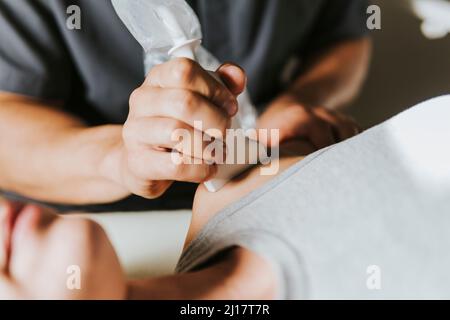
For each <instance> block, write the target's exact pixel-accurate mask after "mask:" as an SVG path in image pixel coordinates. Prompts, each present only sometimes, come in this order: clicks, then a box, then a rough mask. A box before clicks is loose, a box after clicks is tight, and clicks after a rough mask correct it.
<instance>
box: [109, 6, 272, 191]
mask: <svg viewBox="0 0 450 320" xmlns="http://www.w3.org/2000/svg"><path fill="white" fill-rule="evenodd" d="M111 1H112V4H113V6H114V9H115V10H116V12H117V15H118V16H119V17H120V19H121V20H122V21H123V23H124V24H125V26H126V27H127V28H128V30H129V31H130V32H131V34H132V35H133V36H134V37H135V38H136V40H137V41H138V42H139V43H140V44H141V46H142V47H143V48H144V51H145V69H146V73H148V71H149V70H150V69H151V68H152V67H154V66H155V65H158V64H161V63H164V62H167V61H169V60H170V59H172V58H181V57H183V58H189V59H192V60H196V61H197V62H198V63H199V64H200V65H201V66H202V67H203V68H204V69H206V70H217V69H218V68H219V66H220V63H219V61H218V60H217V59H216V58H215V57H214V56H213V55H212V54H210V53H209V52H208V51H207V50H206V49H205V48H203V47H202V46H201V42H202V38H203V36H202V32H201V27H200V22H199V20H198V18H197V16H196V14H195V12H194V11H193V10H192V8H191V7H190V6H189V5H188V4H187V3H186V1H184V0H111ZM211 75H213V76H214V77H215V78H216V79H217V80H219V81H221V80H220V79H218V77H217V75H216V74H215V73H214V72H212V71H211ZM238 104H239V111H238V114H237V115H236V116H235V117H233V119H232V126H231V127H232V129H242V130H236V131H235V132H234V134H235V138H232V139H234V140H233V141H237V142H238V143H236V144H234V145H233V146H234V148H233V150H230V149H229V148H228V147H227V150H226V154H227V161H225V163H224V164H218V170H217V173H216V175H215V176H214V178H213V179H211V180H209V181H207V182H205V183H204V185H205V187H206V188H207V190H208V191H210V192H217V191H219V190H220V189H221V188H222V187H223V186H225V184H227V182H228V181H230V180H231V179H232V178H233V177H235V176H237V175H238V174H240V173H242V172H243V171H245V170H246V169H247V168H249V167H251V166H252V165H254V164H257V163H258V162H264V163H265V162H267V161H268V157H267V152H266V148H265V147H264V146H263V145H262V144H261V143H259V142H257V141H256V140H253V139H250V138H248V137H247V136H246V135H245V131H246V130H245V129H252V128H255V127H256V111H255V108H254V106H253V105H252V103H251V101H250V97H249V95H248V92H247V90H245V91H244V93H243V94H241V95H240V96H239V97H238ZM226 140H228V137H227V139H226ZM239 141H240V142H239ZM242 154H244V155H243V156H242ZM229 155H233V157H232V159H231V161H229V160H230V158H229ZM241 158H244V161H243V164H241V163H242V162H241V161H239V162H237V161H236V160H239V159H241ZM236 163H237V164H236Z"/></svg>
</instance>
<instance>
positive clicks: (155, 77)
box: [144, 58, 238, 116]
mask: <svg viewBox="0 0 450 320" xmlns="http://www.w3.org/2000/svg"><path fill="white" fill-rule="evenodd" d="M144 84H145V85H149V86H154V87H159V88H166V89H184V90H189V91H193V92H196V93H198V94H199V95H202V96H204V97H206V98H207V99H209V100H211V101H212V102H213V103H214V104H215V105H217V106H218V107H220V108H222V109H223V110H225V111H226V112H227V113H228V114H229V116H234V115H235V114H236V112H237V109H238V105H237V100H236V97H235V95H233V93H232V92H231V91H230V90H229V89H228V88H227V87H226V86H225V85H224V84H222V83H220V81H218V80H217V79H215V78H214V77H213V76H212V75H211V74H210V73H209V72H208V71H206V70H205V69H203V68H202V67H201V66H200V65H199V64H198V63H197V62H195V61H193V60H190V59H186V58H178V59H173V60H171V61H169V62H166V63H163V64H160V65H158V66H156V67H154V68H153V69H152V70H151V71H150V73H149V75H148V76H147V78H146V80H145V82H144Z"/></svg>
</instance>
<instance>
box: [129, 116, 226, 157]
mask: <svg viewBox="0 0 450 320" xmlns="http://www.w3.org/2000/svg"><path fill="white" fill-rule="evenodd" d="M124 135H125V139H126V140H127V141H137V142H139V143H141V144H144V145H149V146H153V147H158V148H160V149H169V150H176V151H178V152H180V153H182V154H183V155H186V156H189V157H192V158H197V159H204V160H206V161H210V162H217V161H218V160H220V159H222V158H224V157H225V155H224V152H225V146H224V145H223V143H222V142H220V141H218V140H217V141H213V138H212V137H209V136H208V135H206V134H204V133H203V132H201V131H199V130H196V129H194V128H193V127H191V126H190V125H188V124H186V123H185V122H182V121H179V120H174V119H171V118H161V117H147V118H139V119H136V120H135V121H132V122H130V123H129V124H126V126H125V128H124ZM213 143H214V144H217V145H214V147H215V148H214V149H213V150H211V144H213ZM220 145H221V147H220ZM219 147H220V148H219ZM209 150H211V151H212V152H210V151H209ZM219 152H221V153H220V154H219Z"/></svg>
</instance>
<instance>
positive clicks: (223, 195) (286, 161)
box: [185, 140, 314, 246]
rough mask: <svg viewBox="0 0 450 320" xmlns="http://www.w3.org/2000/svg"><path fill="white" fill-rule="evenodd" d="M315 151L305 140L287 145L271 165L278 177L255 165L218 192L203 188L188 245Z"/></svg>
mask: <svg viewBox="0 0 450 320" xmlns="http://www.w3.org/2000/svg"><path fill="white" fill-rule="evenodd" d="M312 152H314V147H313V146H312V145H311V144H310V143H308V142H306V141H299V140H297V141H292V142H289V143H285V144H283V145H282V147H281V148H280V158H279V159H278V160H273V161H275V162H274V163H272V166H276V165H278V166H279V170H278V173H277V174H276V175H270V176H264V175H261V170H260V169H261V167H262V166H255V167H253V168H251V169H249V170H247V171H246V172H244V173H243V174H241V175H240V176H238V177H236V178H234V179H233V180H232V181H230V182H229V183H228V184H227V185H226V186H225V187H223V188H222V189H221V190H220V191H218V192H216V193H211V192H209V191H208V190H206V188H205V186H204V185H200V186H199V188H198V189H197V193H196V195H195V200H194V206H193V216H192V221H191V226H190V229H189V233H188V236H187V238H186V244H185V245H186V246H187V245H188V244H189V243H190V242H191V241H192V240H193V239H194V238H195V236H196V235H197V234H198V232H199V231H200V230H201V228H202V227H203V226H204V225H205V224H206V223H207V222H208V221H209V219H211V217H213V216H214V215H215V214H216V213H217V212H219V211H221V210H222V209H224V208H225V207H227V206H228V205H230V204H232V203H234V202H236V201H238V200H239V199H241V198H243V197H244V196H245V195H247V194H249V193H250V192H252V191H253V190H255V189H257V188H259V187H261V186H262V185H264V184H265V183H267V182H269V181H270V180H272V179H273V178H274V177H276V176H277V175H278V174H280V173H281V172H283V171H284V170H286V169H288V168H289V167H290V166H292V165H293V164H295V163H297V162H298V161H301V160H302V159H303V158H304V157H305V156H307V155H308V154H310V153H312Z"/></svg>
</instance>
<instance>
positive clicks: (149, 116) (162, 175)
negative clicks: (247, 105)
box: [120, 58, 246, 199]
mask: <svg viewBox="0 0 450 320" xmlns="http://www.w3.org/2000/svg"><path fill="white" fill-rule="evenodd" d="M216 75H217V76H218V77H219V78H220V79H221V80H222V82H221V81H218V80H217V79H215V77H214V76H212V75H211V74H210V73H209V72H208V71H206V70H204V69H203V68H202V67H201V66H200V65H199V64H197V63H196V62H194V61H192V60H189V59H184V58H180V59H175V60H172V61H169V62H167V63H165V64H161V65H159V66H156V67H155V68H153V69H152V70H151V72H150V73H149V75H148V76H147V78H146V80H145V82H144V83H143V85H142V86H141V87H139V88H138V89H136V90H135V91H134V92H133V94H132V95H131V97H130V112H129V116H128V120H127V121H126V123H125V125H124V128H123V134H122V136H123V154H122V165H121V167H122V170H121V174H120V179H121V183H122V184H123V185H124V186H125V187H126V188H127V189H128V190H129V191H130V192H131V193H133V194H136V195H139V196H142V197H145V198H149V199H152V198H157V197H159V196H161V195H162V194H163V193H164V192H165V191H166V190H167V189H168V188H169V187H170V185H171V184H172V182H173V181H183V182H193V183H201V182H203V181H205V180H207V179H208V178H210V177H211V176H213V175H214V174H215V172H216V170H217V168H216V166H215V165H214V164H212V163H213V161H211V160H214V159H211V158H207V152H203V150H204V148H205V147H206V146H207V144H208V143H210V142H204V143H202V145H201V146H200V148H198V146H194V141H202V136H203V134H204V132H205V131H208V130H211V129H214V132H211V131H208V133H209V136H211V137H212V138H219V139H222V138H223V137H224V136H225V131H226V129H228V128H229V126H230V124H231V117H232V116H234V115H235V114H236V113H237V111H238V105H237V99H236V97H237V96H238V95H239V94H240V93H241V92H242V91H243V90H244V88H245V83H246V76H245V73H244V71H243V70H242V69H241V68H239V67H237V66H235V65H232V64H224V65H222V66H221V67H220V68H219V69H218V70H217V72H216ZM179 129H181V130H187V131H185V132H189V133H190V135H189V136H190V137H192V140H191V141H183V143H180V141H177V140H176V139H175V137H174V135H173V134H174V133H175V132H176V131H178V130H179ZM196 137H197V138H196ZM198 138H200V140H198ZM199 149H201V152H199ZM172 150H176V151H177V152H178V153H179V154H180V155H181V156H182V159H184V160H187V161H181V163H179V161H173V157H172V156H173V155H172V154H171V152H172ZM194 158H195V159H196V160H201V161H200V163H198V162H199V161H197V162H194Z"/></svg>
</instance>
